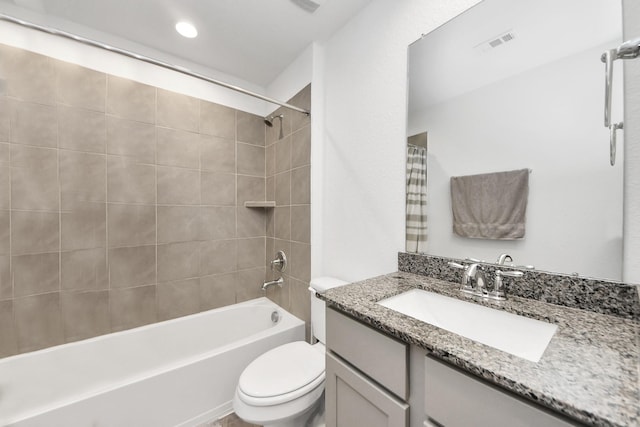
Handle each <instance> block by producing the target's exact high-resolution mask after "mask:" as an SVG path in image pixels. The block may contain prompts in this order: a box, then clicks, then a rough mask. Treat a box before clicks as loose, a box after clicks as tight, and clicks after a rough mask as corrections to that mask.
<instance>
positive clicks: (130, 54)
mask: <svg viewBox="0 0 640 427" xmlns="http://www.w3.org/2000/svg"><path fill="white" fill-rule="evenodd" d="M0 21H6V22H10V23H12V24H16V25H20V26H22V27H26V28H29V29H32V30H37V31H41V32H43V33H47V34H52V35H54V36H59V37H64V38H66V39H70V40H74V41H76V42H78V43H82V44H85V45H87V46H92V47H97V48H100V49H104V50H108V51H109V52H114V53H117V54H120V55H123V56H126V57H129V58H133V59H137V60H138V61H142V62H146V63H148V64H152V65H156V66H158V67H162V68H166V69H168V70H171V71H176V72H178V73H180V74H185V75H187V76H190V77H195V78H196V79H200V80H204V81H206V82H209V83H213V84H214V85H218V86H222V87H224V88H227V89H231V90H233V91H236V92H240V93H243V94H245V95H249V96H252V97H254V98H258V99H261V100H263V101H267V102H269V103H271V104H275V105H280V106H282V107H285V108H288V109H290V110H294V111H299V112H300V113H303V114H306V115H307V116H309V115H311V112H310V111H309V110H305V109H303V108H300V107H296V106H295V105H291V104H287V103H286V102H282V101H278V100H276V99H273V98H269V97H268V96H264V95H260V94H259V93H255V92H252V91H249V90H247V89H243V88H241V87H239V86H235V85H232V84H229V83H225V82H222V81H220V80H216V79H212V78H211V77H207V76H205V75H203V74H200V73H196V72H195V71H191V70H189V69H187V68H185V67H181V66H179V65H173V64H169V63H167V62H163V61H159V60H157V59H153V58H150V57H148V56H144V55H140V54H137V53H134V52H131V51H129V50H126V49H120V48H118V47H114V46H110V45H108V44H105V43H101V42H98V41H95V40H92V39H88V38H86V37H82V36H78V35H76V34H72V33H68V32H66V31H62V30H58V29H55V28H51V27H45V26H42V25H38V24H34V23H31V22H28V21H24V20H22V19H18V18H14V17H13V16H10V15H5V14H4V13H0Z"/></svg>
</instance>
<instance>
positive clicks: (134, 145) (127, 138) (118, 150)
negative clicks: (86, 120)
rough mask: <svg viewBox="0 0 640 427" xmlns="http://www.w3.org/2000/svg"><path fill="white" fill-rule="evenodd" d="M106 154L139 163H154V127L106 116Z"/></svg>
mask: <svg viewBox="0 0 640 427" xmlns="http://www.w3.org/2000/svg"><path fill="white" fill-rule="evenodd" d="M107 153H109V154H115V155H118V156H124V157H130V158H131V159H132V160H135V161H137V162H139V163H149V164H155V162H156V127H155V126H154V125H152V124H149V123H141V122H136V121H133V120H125V119H120V118H117V117H111V116H107Z"/></svg>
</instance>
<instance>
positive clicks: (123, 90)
mask: <svg viewBox="0 0 640 427" xmlns="http://www.w3.org/2000/svg"><path fill="white" fill-rule="evenodd" d="M106 105H107V114H111V115H114V116H117V117H120V118H123V119H129V120H135V121H138V122H145V123H155V122H156V88H154V87H153V86H148V85H145V84H142V83H138V82H134V81H132V80H127V79H123V78H121V77H115V76H110V75H109V76H107V104H106Z"/></svg>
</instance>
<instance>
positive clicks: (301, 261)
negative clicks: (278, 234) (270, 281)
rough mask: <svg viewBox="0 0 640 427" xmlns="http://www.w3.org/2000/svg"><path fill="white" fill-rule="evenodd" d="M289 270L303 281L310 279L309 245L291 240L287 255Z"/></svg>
mask: <svg viewBox="0 0 640 427" xmlns="http://www.w3.org/2000/svg"><path fill="white" fill-rule="evenodd" d="M289 260H290V263H291V270H289V274H290V275H291V276H293V277H294V278H295V279H298V280H300V281H303V282H309V281H310V280H311V245H308V244H306V243H297V242H291V256H290V257H289Z"/></svg>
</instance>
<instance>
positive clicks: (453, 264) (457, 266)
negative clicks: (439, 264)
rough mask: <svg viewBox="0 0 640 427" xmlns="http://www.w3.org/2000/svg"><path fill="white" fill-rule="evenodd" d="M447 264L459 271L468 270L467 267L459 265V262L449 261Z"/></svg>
mask: <svg viewBox="0 0 640 427" xmlns="http://www.w3.org/2000/svg"><path fill="white" fill-rule="evenodd" d="M447 264H448V265H449V267H453V268H457V269H460V270H466V269H467V266H466V265H462V264H458V263H457V262H453V261H449V262H448V263H447Z"/></svg>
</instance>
